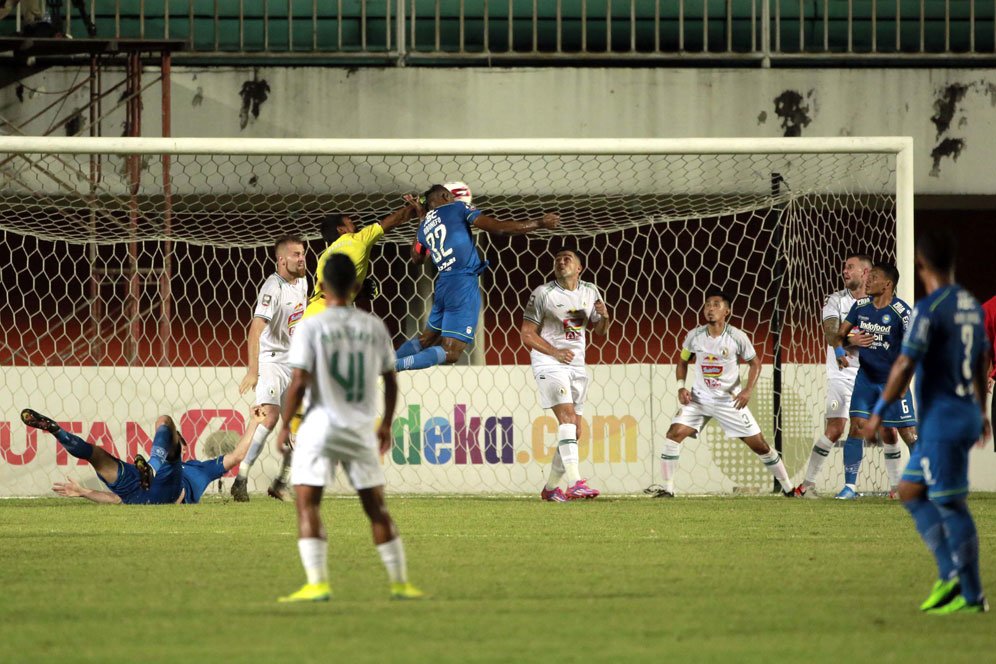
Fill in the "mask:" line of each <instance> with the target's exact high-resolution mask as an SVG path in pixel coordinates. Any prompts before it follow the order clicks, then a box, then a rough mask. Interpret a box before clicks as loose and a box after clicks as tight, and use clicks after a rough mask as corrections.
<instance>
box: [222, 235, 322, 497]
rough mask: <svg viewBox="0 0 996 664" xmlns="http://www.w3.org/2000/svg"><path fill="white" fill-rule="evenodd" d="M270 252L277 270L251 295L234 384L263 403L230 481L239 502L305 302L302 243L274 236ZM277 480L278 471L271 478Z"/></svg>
mask: <svg viewBox="0 0 996 664" xmlns="http://www.w3.org/2000/svg"><path fill="white" fill-rule="evenodd" d="M273 252H274V259H275V262H276V270H275V271H274V273H273V274H271V275H270V276H269V277H267V279H266V281H265V282H263V287H262V288H260V291H259V295H258V297H257V298H256V308H255V310H254V311H253V318H252V323H251V324H250V325H249V338H248V341H247V347H248V348H247V351H248V354H247V360H248V367H247V369H246V375H245V378H243V379H242V382H241V383H239V394H245V393H246V392H248V391H249V390H255V395H256V398H255V401H254V407H255V406H262V407H263V412H264V413H265V414H266V418H265V419H264V420H263V421H262V422H259V423H258V424H256V423H254V424H253V427H255V431H254V432H253V437H252V445H250V446H249V452H248V453H247V454H246V458H245V460H244V461H243V462H242V463H241V464H239V473H238V475H237V476H236V478H235V481H234V482H232V498H233V499H235V501H236V502H240V503H245V502H249V470H250V469H251V468H252V466H253V464H254V463H256V459H258V458H259V455H260V453H261V452H262V451H263V447H264V446H265V445H266V440H267V438H268V437H269V436H270V432H271V431H273V429H274V428H275V427H276V426H277V418H278V417H279V416H280V404H281V403H282V400H283V396H284V390H286V389H287V384H288V383H290V369H289V368H288V367H287V349H288V348H290V340H291V337H292V336H293V335H294V326H296V325H297V324H298V323H299V322H300V321H301V318H302V317H303V316H304V308H305V305H306V304H307V302H308V277H307V272H308V268H307V265H306V261H305V249H304V242H303V241H302V240H301V238H298V237H295V236H290V235H288V236H285V237H282V238H280V239H279V240H277V242H276V244H275V245H274V248H273ZM279 479H280V478H279V475H278V476H277V477H275V478H274V483H277V482H279ZM272 489H273V486H271V490H272ZM278 497H279V496H278Z"/></svg>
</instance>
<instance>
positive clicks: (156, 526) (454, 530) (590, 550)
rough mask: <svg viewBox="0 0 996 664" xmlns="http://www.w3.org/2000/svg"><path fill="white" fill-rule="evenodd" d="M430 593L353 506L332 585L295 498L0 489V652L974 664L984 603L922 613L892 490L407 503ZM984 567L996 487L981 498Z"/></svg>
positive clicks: (413, 567) (920, 568) (29, 657)
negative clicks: (299, 597)
mask: <svg viewBox="0 0 996 664" xmlns="http://www.w3.org/2000/svg"><path fill="white" fill-rule="evenodd" d="M390 502H391V508H392V513H393V515H394V517H395V519H396V521H397V522H398V524H399V526H400V528H401V530H402V533H403V534H404V537H405V544H406V548H407V551H408V559H409V568H410V571H411V577H412V580H413V581H414V582H415V583H416V584H417V585H419V586H420V587H422V588H423V589H424V590H425V591H427V592H428V593H430V594H431V598H430V599H428V600H426V601H423V602H417V603H416V602H410V603H399V602H391V601H389V600H388V599H387V582H386V577H385V573H384V571H383V568H382V567H381V565H380V561H379V559H378V557H377V555H376V552H375V551H374V550H373V548H372V546H371V544H370V537H369V528H368V526H367V524H366V522H365V519H364V517H363V515H362V513H361V511H360V508H359V505H358V503H357V502H356V501H355V500H353V499H349V500H347V499H332V500H329V501H327V502H326V503H325V504H324V506H323V514H324V517H325V519H326V523H327V524H328V525H329V529H330V551H329V559H330V562H329V566H330V577H331V582H332V586H333V591H334V593H335V595H334V598H333V601H332V602H330V603H328V604H319V605H309V606H298V605H291V606H288V605H278V604H276V603H275V602H274V599H275V598H276V597H277V596H278V595H281V594H285V593H287V592H289V591H292V590H294V589H296V588H297V587H298V586H299V585H300V584H301V583H303V572H302V571H301V568H300V563H299V560H298V556H297V547H296V543H295V534H294V532H295V521H294V518H295V517H294V511H293V509H292V507H291V506H290V505H287V504H279V503H276V502H274V501H268V500H266V499H265V498H263V497H254V499H253V502H251V503H250V504H248V505H241V504H234V503H222V502H220V501H215V502H207V503H205V504H202V505H197V506H184V507H177V506H161V507H119V506H115V507H106V506H99V505H92V504H88V503H84V502H82V501H70V500H59V499H46V500H30V501H3V502H0V561H2V565H0V644H2V646H0V661H17V662H27V661H59V662H74V661H111V662H113V661H141V662H177V661H181V662H182V661H190V660H193V659H194V658H196V659H198V660H209V661H241V662H250V661H261V662H262V661H269V662H276V661H284V662H296V661H319V660H320V661H323V662H341V663H353V662H391V661H426V662H478V661H496V662H497V661H500V662H520V661H534V662H554V661H581V660H584V661H597V662H617V661H658V662H664V661H666V662H685V661H717V662H747V661H764V662H769V663H770V662H775V661H786V660H788V659H789V658H799V659H801V660H802V661H806V662H807V663H808V662H823V661H826V662H847V663H848V664H852V663H854V662H893V661H895V662H900V661H911V660H914V659H915V660H918V661H938V662H945V663H947V662H959V661H964V662H977V661H984V660H985V659H988V657H990V656H991V653H992V645H993V636H992V635H993V628H992V618H990V617H989V616H951V617H943V618H942V617H934V616H925V615H922V614H920V613H919V612H918V611H917V610H916V606H917V605H918V604H919V602H920V601H921V600H922V599H923V598H924V597H925V596H926V594H927V591H928V589H929V586H930V584H931V583H932V581H933V579H934V573H935V572H934V567H933V563H932V561H931V560H930V558H929V556H928V553H927V551H926V549H925V548H924V547H923V546H922V545H921V543H920V540H919V539H918V537H917V535H916V532H915V531H914V529H913V526H912V521H911V520H910V519H909V517H908V516H907V515H906V513H905V512H904V511H903V509H902V508H901V507H900V506H899V505H898V504H896V503H889V502H886V501H885V500H882V499H865V500H862V501H859V502H856V503H841V502H835V501H832V500H823V501H789V500H783V499H776V498H757V497H754V498H749V497H741V498H687V499H681V498H679V499H676V500H672V501H663V502H662V501H653V500H650V499H646V500H637V499H618V500H612V499H608V500H604V499H599V500H597V501H593V502H587V503H581V504H577V503H571V504H566V505H557V504H544V503H540V502H539V501H538V500H521V499H493V500H489V499H464V498H445V499H430V498H400V497H395V498H392V499H391V501H390ZM971 506H972V509H973V512H974V514H975V517H976V521H977V523H979V525H980V539H981V547H982V571H983V579H984V580H986V579H988V580H990V581H993V582H996V575H994V573H993V572H994V570H996V535H994V534H993V529H992V527H991V525H990V524H992V523H993V520H994V518H996V496H992V495H980V496H974V497H973V498H972V500H971Z"/></svg>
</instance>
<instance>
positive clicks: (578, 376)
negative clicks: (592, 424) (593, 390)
mask: <svg viewBox="0 0 996 664" xmlns="http://www.w3.org/2000/svg"><path fill="white" fill-rule="evenodd" d="M533 377H534V378H536V386H537V387H538V388H539V397H540V399H539V400H540V405H541V406H542V407H543V408H553V407H554V406H558V405H560V404H564V403H572V404H574V412H575V413H577V414H578V415H581V414H582V413H583V412H584V398H585V395H587V394H588V372H587V371H585V369H584V367H575V366H570V365H566V364H565V365H563V366H559V367H556V366H549V367H536V368H534V369H533Z"/></svg>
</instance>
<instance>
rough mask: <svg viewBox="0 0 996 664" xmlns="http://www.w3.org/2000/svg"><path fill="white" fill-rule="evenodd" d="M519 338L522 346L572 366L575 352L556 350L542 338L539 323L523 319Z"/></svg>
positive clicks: (563, 349) (565, 349) (564, 349)
mask: <svg viewBox="0 0 996 664" xmlns="http://www.w3.org/2000/svg"><path fill="white" fill-rule="evenodd" d="M519 337H520V338H521V339H522V345H523V346H525V347H526V348H528V349H529V350H535V351H537V352H540V353H543V354H545V355H549V356H550V357H552V358H553V359H555V360H557V361H558V362H563V363H564V364H570V363H571V360H573V359H574V352H573V351H571V350H570V349H568V348H555V347H554V346H553V344H551V343H550V342H549V341H547V340H546V339H544V338H543V337H541V336H540V333H539V323H537V322H535V321H531V320H529V319H528V318H523V319H522V325H521V326H520V327H519Z"/></svg>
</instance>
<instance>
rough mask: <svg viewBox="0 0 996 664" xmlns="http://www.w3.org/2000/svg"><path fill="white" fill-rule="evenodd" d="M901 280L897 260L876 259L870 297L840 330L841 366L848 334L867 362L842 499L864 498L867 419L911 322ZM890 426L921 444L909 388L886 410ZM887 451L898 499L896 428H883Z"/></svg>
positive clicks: (854, 397)
mask: <svg viewBox="0 0 996 664" xmlns="http://www.w3.org/2000/svg"><path fill="white" fill-rule="evenodd" d="M898 283H899V270H897V269H896V267H895V266H894V265H892V264H891V263H876V264H875V266H874V267H872V269H871V270H870V271H869V272H868V279H867V281H866V283H865V295H866V297H864V298H862V299H860V300H858V301H857V302H855V303H854V304H853V305H852V306H851V310H850V311H849V312H848V314H847V318H845V319H844V322H843V323H841V324H840V331H839V332H838V334H837V338H838V341H837V346H836V347H835V348H834V352H835V353H836V355H837V365H838V366H839V367H840V368H841V370H842V371H843V370H846V369H847V368H848V367H849V366H850V361H849V360H848V358H847V352H846V351H845V349H844V346H843V341H842V340H843V339H848V340H849V341H850V342H851V343H853V344H854V345H856V346H858V358H859V359H860V362H861V366H860V367H859V368H858V375H857V377H855V379H854V392H853V393H852V394H851V409H850V416H851V425H850V427H848V432H847V440H846V441H845V442H844V488H843V489H841V490H840V493H838V494H837V496H836V497H837V498H839V499H841V500H854V499H855V498H857V497H858V490H857V484H858V473H859V472H860V471H861V460H862V458H863V457H864V455H865V452H864V445H865V443H864V438H865V436H864V434H863V432H862V430H863V427H864V425H865V423H866V422H867V420H868V417H869V415H870V414H871V410H872V406H874V405H875V401H876V399H878V398H879V396H880V395H881V394H882V388H884V387H885V381H886V380H887V379H888V377H889V368H890V367H891V366H892V363H893V362H894V361H895V360H896V358H897V357H898V356H899V352H900V349H901V347H902V342H903V334H904V333H905V332H906V327H907V325H908V324H909V316H910V307H909V305H908V304H906V303H905V302H903V301H902V300H900V299H899V298H898V297H896V295H895V292H896V285H897V284H898ZM883 415H884V422H885V426H886V427H895V428H896V429H898V430H899V435H900V436H901V437H902V439H903V440H904V441H905V442H906V445H907V446H908V447H909V448H910V449H912V448H913V445H914V444H915V443H916V410H915V408H914V405H913V396H912V395H911V394H910V392H909V390H907V391H906V394H904V395H903V398H902V399H900V400H899V401H898V402H896V403H894V404H892V406H890V407H889V410H888V411H886V412H885V413H883ZM882 448H883V449H882V451H883V452H884V456H885V473H886V475H887V476H888V478H889V497H890V498H898V497H899V495H898V493H897V491H898V490H899V475H900V474H901V473H902V469H903V461H902V453H901V452H900V449H899V441H898V440H896V432H895V431H894V430H893V429H892V428H887V429H883V430H882Z"/></svg>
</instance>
